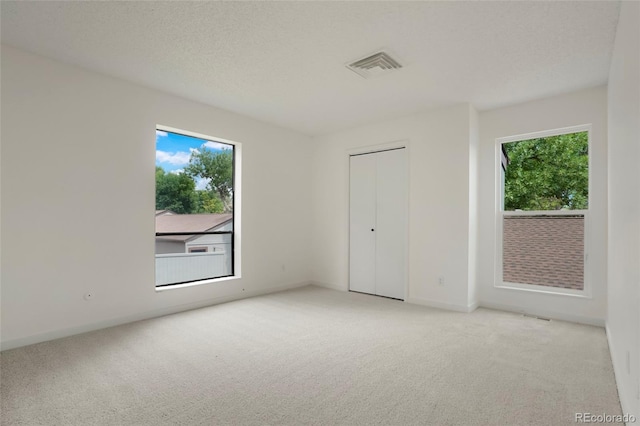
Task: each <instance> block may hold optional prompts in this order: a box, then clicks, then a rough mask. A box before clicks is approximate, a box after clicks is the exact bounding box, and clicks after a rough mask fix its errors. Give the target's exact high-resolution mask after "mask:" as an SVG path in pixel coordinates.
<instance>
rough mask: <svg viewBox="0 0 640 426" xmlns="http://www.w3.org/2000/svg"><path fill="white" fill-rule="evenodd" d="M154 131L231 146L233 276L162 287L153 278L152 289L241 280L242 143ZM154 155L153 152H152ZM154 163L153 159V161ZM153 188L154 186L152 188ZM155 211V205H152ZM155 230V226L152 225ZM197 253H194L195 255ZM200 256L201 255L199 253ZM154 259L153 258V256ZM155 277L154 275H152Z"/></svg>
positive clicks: (171, 129)
mask: <svg viewBox="0 0 640 426" xmlns="http://www.w3.org/2000/svg"><path fill="white" fill-rule="evenodd" d="M155 130H160V131H163V132H171V133H179V134H182V135H185V136H191V137H194V138H198V139H205V140H210V141H215V142H220V143H223V144H227V145H233V147H234V156H235V161H234V164H233V247H234V248H233V251H234V254H233V275H231V276H225V277H220V278H210V279H204V280H198V281H192V282H188V283H183V284H173V285H167V286H162V287H156V286H155V278H154V288H155V290H156V292H161V291H167V290H175V289H179V288H186V287H193V286H197V285H203V284H212V283H219V282H223V281H231V280H237V279H240V278H242V255H241V254H242V238H241V236H242V220H241V218H242V214H241V212H242V143H240V142H236V141H232V140H229V139H224V138H219V137H217V136H211V135H205V134H203V133H197V132H192V131H189V130H184V129H179V128H175V127H169V126H164V125H162V124H156V128H155V129H154V134H155ZM154 153H155V150H154ZM154 161H155V159H154ZM154 188H155V186H154ZM154 209H155V204H154ZM154 220H155V210H154ZM154 229H155V225H154ZM197 254H198V253H194V255H197ZM200 254H202V253H200ZM154 258H155V256H154ZM154 276H155V275H154Z"/></svg>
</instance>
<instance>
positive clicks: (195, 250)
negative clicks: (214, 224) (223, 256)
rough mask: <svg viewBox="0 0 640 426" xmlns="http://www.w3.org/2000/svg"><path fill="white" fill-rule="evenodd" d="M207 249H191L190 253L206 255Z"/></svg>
mask: <svg viewBox="0 0 640 426" xmlns="http://www.w3.org/2000/svg"><path fill="white" fill-rule="evenodd" d="M208 251H209V250H207V247H189V253H206V252H208Z"/></svg>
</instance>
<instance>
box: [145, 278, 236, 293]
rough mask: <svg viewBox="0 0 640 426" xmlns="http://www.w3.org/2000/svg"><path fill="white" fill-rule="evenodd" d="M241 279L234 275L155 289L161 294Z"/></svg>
mask: <svg viewBox="0 0 640 426" xmlns="http://www.w3.org/2000/svg"><path fill="white" fill-rule="evenodd" d="M240 278H241V277H240V276H239V275H234V276H232V277H222V278H212V279H210V280H202V281H194V282H191V283H184V284H175V285H166V286H163V287H156V288H155V289H156V292H162V291H167V290H177V289H179V288H186V287H194V286H198V285H205V284H215V283H220V282H223V281H233V280H238V279H240Z"/></svg>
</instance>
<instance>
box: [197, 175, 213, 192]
mask: <svg viewBox="0 0 640 426" xmlns="http://www.w3.org/2000/svg"><path fill="white" fill-rule="evenodd" d="M210 180H211V179H209V178H197V179H196V189H197V190H198V191H203V190H205V189H207V185H208V184H209V181H210Z"/></svg>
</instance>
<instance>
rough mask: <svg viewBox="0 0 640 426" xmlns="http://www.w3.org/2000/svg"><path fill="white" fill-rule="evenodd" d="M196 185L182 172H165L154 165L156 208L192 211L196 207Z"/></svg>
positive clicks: (178, 211) (179, 211) (181, 211)
mask: <svg viewBox="0 0 640 426" xmlns="http://www.w3.org/2000/svg"><path fill="white" fill-rule="evenodd" d="M197 201H198V199H197V196H196V185H195V182H194V181H193V179H191V177H189V176H187V175H185V174H184V173H180V174H174V173H166V172H165V171H164V169H163V168H162V167H158V166H156V210H165V209H167V210H172V211H174V212H176V213H192V212H193V211H194V210H195V209H196V207H197Z"/></svg>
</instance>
